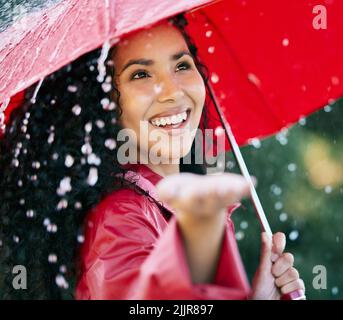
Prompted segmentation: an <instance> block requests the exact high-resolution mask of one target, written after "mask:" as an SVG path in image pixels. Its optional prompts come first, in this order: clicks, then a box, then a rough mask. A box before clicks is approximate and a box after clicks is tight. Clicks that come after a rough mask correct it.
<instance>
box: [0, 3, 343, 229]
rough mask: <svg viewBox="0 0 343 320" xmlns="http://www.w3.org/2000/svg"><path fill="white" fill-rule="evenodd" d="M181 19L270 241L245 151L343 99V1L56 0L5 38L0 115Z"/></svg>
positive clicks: (216, 119)
mask: <svg viewBox="0 0 343 320" xmlns="http://www.w3.org/2000/svg"><path fill="white" fill-rule="evenodd" d="M145 7H147V8H149V10H144V8H145ZM180 12H187V13H186V18H187V20H188V21H189V25H188V26H187V27H186V29H187V31H188V33H189V34H190V35H191V37H192V38H193V40H194V41H195V43H196V45H197V47H198V49H199V57H200V59H201V60H202V61H203V62H205V64H206V65H207V66H208V67H209V70H210V84H209V86H208V91H209V94H210V95H211V97H212V104H211V106H210V114H211V119H210V127H211V128H217V127H224V128H225V131H224V132H225V134H226V136H227V138H228V141H229V144H227V143H226V144H225V149H226V150H229V149H230V145H231V148H232V150H233V152H234V155H235V157H236V159H237V161H238V163H239V166H240V168H241V171H242V174H243V175H244V176H245V177H246V179H247V180H248V181H249V182H250V184H251V194H252V201H253V203H254V205H255V208H256V211H257V213H258V215H259V218H260V220H261V223H262V226H263V228H264V229H265V230H266V231H267V232H268V233H269V234H271V231H270V227H269V225H268V222H267V219H266V218H265V215H264V212H263V209H262V206H261V204H260V201H259V199H258V196H257V194H256V191H255V189H254V187H253V184H252V182H251V179H250V175H249V173H248V170H247V168H246V166H245V164H244V161H243V158H242V156H241V154H240V151H239V147H238V145H244V144H246V143H248V142H249V139H252V138H256V137H257V138H262V137H266V136H268V135H271V134H273V133H275V132H277V131H279V130H280V129H281V128H284V127H286V126H289V125H291V124H293V123H295V122H297V121H298V120H299V118H300V117H303V116H307V115H309V114H310V113H311V112H314V111H316V110H318V109H319V108H321V107H323V106H325V105H327V104H328V103H331V102H332V101H333V100H334V99H337V98H338V97H340V96H341V95H342V93H343V67H342V64H341V61H340V58H341V57H342V56H343V45H342V44H341V35H342V34H343V22H342V19H341V17H342V15H343V2H342V1H340V0H322V1H318V0H312V1H307V0H288V1H281V0H280V1H273V0H259V1H257V0H222V1H208V0H207V1H204V0H182V1H173V2H169V1H168V2H166V1H162V0H149V1H147V2H146V3H143V2H142V1H140V2H137V1H131V0H116V1H109V0H107V1H95V0H77V1H76V0H59V1H58V0H56V1H54V2H53V4H52V5H50V6H49V5H48V6H45V7H43V8H40V9H39V10H33V11H28V13H27V14H26V15H25V19H24V20H17V21H16V22H15V23H14V24H12V25H11V26H10V27H7V28H6V29H5V30H4V31H3V32H2V33H1V34H0V39H1V42H0V101H2V102H4V104H3V105H2V109H5V107H6V105H7V104H8V101H9V100H8V99H9V98H10V97H11V96H13V95H14V94H16V93H18V92H20V91H21V90H23V89H25V88H27V87H28V86H29V85H31V84H33V83H35V82H36V81H39V80H41V79H43V78H44V77H45V76H46V75H48V74H50V73H52V72H54V71H56V70H57V69H59V68H60V67H62V66H64V65H66V64H67V63H69V62H71V61H72V60H75V59H76V58H78V57H79V56H81V55H82V54H84V53H86V52H88V51H91V50H93V49H95V48H97V47H99V46H101V45H103V52H104V53H106V51H107V50H108V48H109V46H110V45H112V44H114V43H115V42H116V41H118V39H119V38H120V37H121V36H122V35H124V34H126V33H128V32H130V31H133V30H137V29H139V28H142V27H145V26H148V25H150V24H153V23H155V22H157V21H159V20H161V19H164V18H166V17H169V16H172V15H174V14H177V13H180ZM16 98H18V97H16ZM19 101H20V97H19ZM12 102H13V100H12ZM16 104H18V102H16ZM19 104H20V103H19ZM9 106H10V107H9V108H13V107H14V106H15V104H12V105H11V103H9ZM7 110H9V109H7ZM8 113H9V112H6V115H7V117H8ZM0 121H1V118H0ZM229 123H230V125H231V127H230V126H229ZM0 124H1V123H0ZM231 129H232V130H231ZM219 131H220V130H219ZM232 132H233V133H234V135H233V134H232ZM236 139H237V142H236Z"/></svg>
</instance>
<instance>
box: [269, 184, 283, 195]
mask: <svg viewBox="0 0 343 320" xmlns="http://www.w3.org/2000/svg"><path fill="white" fill-rule="evenodd" d="M270 189H271V191H272V192H273V193H274V194H275V195H276V196H279V195H280V194H281V193H282V189H281V188H280V187H279V186H278V185H276V184H272V185H271V186H270Z"/></svg>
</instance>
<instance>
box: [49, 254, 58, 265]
mask: <svg viewBox="0 0 343 320" xmlns="http://www.w3.org/2000/svg"><path fill="white" fill-rule="evenodd" d="M48 261H49V262H50V263H56V262H57V256H56V254H54V253H50V254H49V256H48Z"/></svg>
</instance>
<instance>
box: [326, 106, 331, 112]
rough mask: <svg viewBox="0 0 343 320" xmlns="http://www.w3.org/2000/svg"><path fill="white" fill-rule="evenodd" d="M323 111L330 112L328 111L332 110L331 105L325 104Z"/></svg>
mask: <svg viewBox="0 0 343 320" xmlns="http://www.w3.org/2000/svg"><path fill="white" fill-rule="evenodd" d="M324 111H325V112H330V111H332V107H331V106H329V105H327V106H325V107H324Z"/></svg>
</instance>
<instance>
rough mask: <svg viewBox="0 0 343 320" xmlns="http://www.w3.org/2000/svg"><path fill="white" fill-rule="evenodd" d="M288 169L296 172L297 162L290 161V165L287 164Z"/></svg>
mask: <svg viewBox="0 0 343 320" xmlns="http://www.w3.org/2000/svg"><path fill="white" fill-rule="evenodd" d="M287 169H288V171H290V172H294V171H295V170H297V165H296V164H295V163H290V164H289V165H288V166H287Z"/></svg>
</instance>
